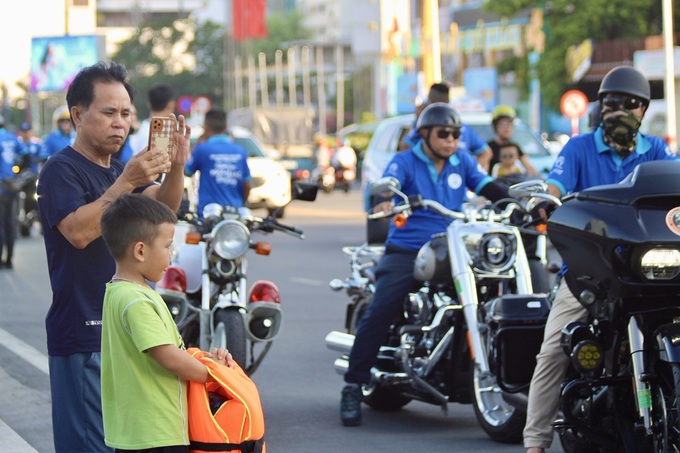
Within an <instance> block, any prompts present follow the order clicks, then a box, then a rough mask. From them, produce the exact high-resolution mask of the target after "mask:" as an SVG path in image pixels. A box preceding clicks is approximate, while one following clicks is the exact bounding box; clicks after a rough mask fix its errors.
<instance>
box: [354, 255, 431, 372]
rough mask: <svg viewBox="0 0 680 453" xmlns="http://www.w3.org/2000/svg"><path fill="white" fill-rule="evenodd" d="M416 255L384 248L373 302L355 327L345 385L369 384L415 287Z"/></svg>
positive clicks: (377, 270) (377, 271) (377, 272)
mask: <svg viewBox="0 0 680 453" xmlns="http://www.w3.org/2000/svg"><path fill="white" fill-rule="evenodd" d="M417 254H418V252H417V251H416V250H407V249H402V248H397V247H393V246H387V247H386V249H385V255H383V257H382V258H381V259H380V263H378V268H377V269H376V279H377V281H376V287H375V294H374V295H373V301H372V302H371V304H370V305H369V307H368V309H367V310H366V312H365V313H364V316H363V317H362V318H361V321H360V322H359V326H358V327H357V333H356V337H355V339H354V346H353V347H352V351H351V353H350V356H349V369H348V370H347V373H345V382H348V383H356V384H368V383H370V381H371V367H373V366H374V365H375V362H376V357H377V355H378V351H379V350H380V346H381V345H382V344H383V343H384V341H385V338H386V337H387V333H388V330H389V328H390V324H392V322H393V321H394V320H395V319H396V318H397V317H398V316H399V315H400V313H401V310H402V307H403V301H404V298H405V297H406V296H407V295H408V293H409V292H411V291H413V290H414V289H415V288H417V286H418V282H417V280H416V279H414V278H413V262H414V261H415V258H416V255H417Z"/></svg>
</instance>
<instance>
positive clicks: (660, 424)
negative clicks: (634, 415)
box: [652, 363, 680, 453]
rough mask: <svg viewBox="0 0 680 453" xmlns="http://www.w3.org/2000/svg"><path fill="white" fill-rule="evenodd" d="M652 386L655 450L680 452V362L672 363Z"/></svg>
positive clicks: (659, 374) (664, 452)
mask: <svg viewBox="0 0 680 453" xmlns="http://www.w3.org/2000/svg"><path fill="white" fill-rule="evenodd" d="M667 365H668V367H667V368H666V370H663V372H661V373H658V376H659V382H658V385H654V386H653V387H652V422H653V425H654V431H655V432H654V451H655V452H663V453H666V452H680V364H677V363H670V364H667Z"/></svg>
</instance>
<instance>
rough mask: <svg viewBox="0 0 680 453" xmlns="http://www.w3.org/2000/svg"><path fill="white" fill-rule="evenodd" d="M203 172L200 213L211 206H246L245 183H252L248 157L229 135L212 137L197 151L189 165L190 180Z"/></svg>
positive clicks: (186, 169) (187, 172) (199, 191)
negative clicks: (192, 176) (207, 206)
mask: <svg viewBox="0 0 680 453" xmlns="http://www.w3.org/2000/svg"><path fill="white" fill-rule="evenodd" d="M196 171H200V172H201V178H200V180H199V183H198V213H199V215H202V213H203V208H204V207H205V206H206V205H207V204H209V203H219V204H220V205H222V206H236V207H239V208H240V207H242V206H243V183H244V182H245V181H250V180H251V179H252V177H251V176H250V169H249V168H248V153H246V150H245V149H244V148H243V147H241V146H239V145H237V144H235V143H234V142H232V141H231V139H230V138H229V137H228V136H226V135H213V136H212V137H210V138H209V139H208V140H207V141H206V142H205V143H199V144H198V145H196V148H194V152H193V153H192V155H191V158H190V159H189V161H188V162H187V164H186V167H185V172H186V174H187V175H188V176H191V175H193V174H194V173H196Z"/></svg>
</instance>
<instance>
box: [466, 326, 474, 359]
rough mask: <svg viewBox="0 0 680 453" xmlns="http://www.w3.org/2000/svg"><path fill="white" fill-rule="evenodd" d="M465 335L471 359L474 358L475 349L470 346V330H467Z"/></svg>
mask: <svg viewBox="0 0 680 453" xmlns="http://www.w3.org/2000/svg"><path fill="white" fill-rule="evenodd" d="M466 336H467V342H468V349H469V350H470V358H471V359H472V360H475V350H474V349H473V348H472V338H470V331H469V330H468V331H467V333H466Z"/></svg>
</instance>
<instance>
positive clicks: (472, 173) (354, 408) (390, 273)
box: [340, 103, 507, 426]
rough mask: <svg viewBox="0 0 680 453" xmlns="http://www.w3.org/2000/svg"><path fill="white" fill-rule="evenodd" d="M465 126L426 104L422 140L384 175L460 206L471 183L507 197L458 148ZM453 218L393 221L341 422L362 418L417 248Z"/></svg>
mask: <svg viewBox="0 0 680 453" xmlns="http://www.w3.org/2000/svg"><path fill="white" fill-rule="evenodd" d="M461 129H462V124H461V121H460V117H459V115H458V113H457V112H456V111H455V110H454V109H453V107H451V106H450V105H448V104H446V103H434V104H430V105H428V106H427V107H426V108H425V109H424V110H423V111H422V113H421V114H420V115H419V117H418V121H417V123H416V130H417V131H418V133H419V135H420V136H421V137H422V140H419V142H418V143H417V144H416V145H415V146H414V147H413V148H411V149H409V150H406V151H403V152H401V153H398V154H396V155H395V156H394V158H393V159H392V160H391V161H390V163H389V164H388V166H387V168H386V170H385V172H384V174H383V176H391V177H395V178H397V180H398V181H399V183H400V185H401V190H402V191H403V192H404V193H405V194H407V195H414V194H421V195H422V196H423V198H426V199H431V200H435V201H438V202H439V203H441V204H442V205H444V206H445V207H447V208H449V209H452V210H457V211H460V210H461V209H462V207H463V203H464V202H465V201H466V200H467V198H466V192H467V190H468V189H469V190H473V191H475V192H476V193H478V194H480V195H483V196H484V197H486V198H488V199H489V200H492V201H495V200H499V199H501V198H504V197H506V196H507V191H506V189H505V188H504V186H502V185H501V184H499V183H498V182H496V181H494V180H493V178H491V177H490V176H489V175H488V174H486V173H484V172H482V171H481V170H480V169H479V167H478V165H477V161H476V160H475V159H474V158H473V157H472V156H471V155H470V154H469V153H468V152H467V151H465V152H460V151H459V149H458V145H459V141H460V138H461ZM386 203H391V202H386ZM381 207H382V206H377V207H376V209H380V208H381ZM449 223H450V219H446V218H444V217H442V216H439V215H437V214H434V213H431V212H428V211H427V210H425V209H421V210H416V211H414V212H413V214H412V215H411V216H410V217H409V221H408V223H407V224H406V226H405V227H403V228H396V227H395V226H394V225H391V226H390V231H389V234H388V236H387V241H386V242H385V253H384V255H383V257H382V258H381V260H380V263H379V265H378V269H377V271H376V277H377V282H376V287H375V294H374V297H373V301H372V302H371V304H370V306H369V307H368V309H367V310H366V313H365V314H364V315H363V317H362V318H361V321H360V322H359V325H358V328H357V333H356V337H355V340H354V346H353V347H352V351H351V353H350V357H349V368H348V370H347V373H346V374H345V382H346V385H345V387H344V388H343V390H342V400H341V404H340V418H341V421H342V423H343V425H345V426H356V425H359V424H360V423H361V400H362V390H361V386H362V385H368V384H370V382H371V372H370V370H371V367H372V366H373V364H374V363H375V361H376V357H377V354H378V351H379V349H380V345H381V344H382V342H383V340H384V339H385V336H386V334H387V331H388V329H389V326H390V323H391V322H392V320H394V319H395V317H396V316H397V315H398V314H399V312H400V310H401V307H402V302H403V300H404V298H405V297H406V295H407V294H408V293H409V291H411V290H413V289H414V288H416V287H417V284H418V283H417V282H416V280H415V279H414V278H413V264H414V260H415V258H416V255H417V253H418V250H419V249H420V247H421V246H422V245H423V244H425V243H426V242H427V241H429V240H430V238H431V236H432V235H433V234H435V233H441V232H443V231H445V230H446V227H447V226H448V224H449Z"/></svg>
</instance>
